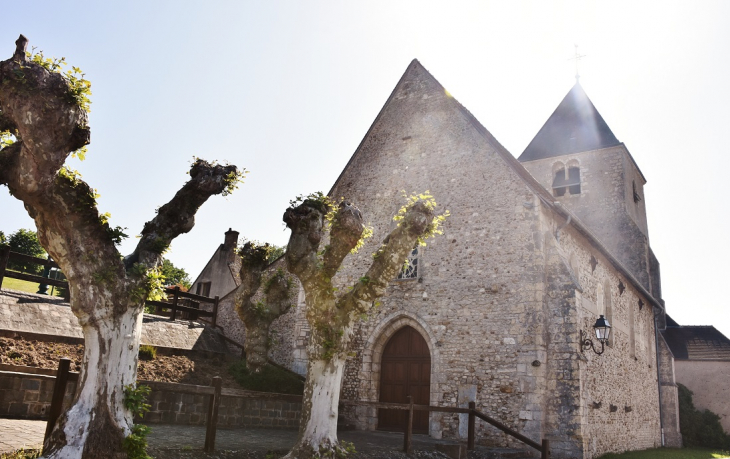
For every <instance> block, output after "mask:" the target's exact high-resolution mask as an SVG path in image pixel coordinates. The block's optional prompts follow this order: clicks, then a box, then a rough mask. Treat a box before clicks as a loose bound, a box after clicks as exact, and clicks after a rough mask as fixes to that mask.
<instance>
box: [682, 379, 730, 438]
mask: <svg viewBox="0 0 730 459" xmlns="http://www.w3.org/2000/svg"><path fill="white" fill-rule="evenodd" d="M677 387H678V389H679V429H680V431H681V432H682V442H683V443H684V446H701V447H704V448H722V449H730V436H729V435H728V434H726V433H725V431H724V430H723V429H722V425H720V416H718V415H717V414H715V413H713V412H712V411H710V410H704V411H700V410H698V409H697V408H695V406H694V403H693V402H692V395H693V393H692V391H691V390H689V389H688V388H687V387H686V386H683V385H682V384H677Z"/></svg>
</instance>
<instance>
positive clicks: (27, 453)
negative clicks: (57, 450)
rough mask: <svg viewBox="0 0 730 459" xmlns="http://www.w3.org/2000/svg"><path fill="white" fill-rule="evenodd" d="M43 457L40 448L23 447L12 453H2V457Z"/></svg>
mask: <svg viewBox="0 0 730 459" xmlns="http://www.w3.org/2000/svg"><path fill="white" fill-rule="evenodd" d="M39 457H41V450H40V449H25V448H21V449H19V450H17V451H13V452H12V453H5V454H0V459H36V458H39Z"/></svg>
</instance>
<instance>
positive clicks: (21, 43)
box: [13, 34, 28, 62]
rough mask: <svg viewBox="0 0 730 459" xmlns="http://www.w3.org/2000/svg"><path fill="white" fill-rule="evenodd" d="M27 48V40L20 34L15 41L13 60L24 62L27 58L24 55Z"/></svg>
mask: <svg viewBox="0 0 730 459" xmlns="http://www.w3.org/2000/svg"><path fill="white" fill-rule="evenodd" d="M27 47H28V39H27V38H25V35H23V34H20V37H18V39H17V40H15V54H13V60H15V61H21V62H26V61H27V60H28V57H27V56H26V55H25V50H26V48H27Z"/></svg>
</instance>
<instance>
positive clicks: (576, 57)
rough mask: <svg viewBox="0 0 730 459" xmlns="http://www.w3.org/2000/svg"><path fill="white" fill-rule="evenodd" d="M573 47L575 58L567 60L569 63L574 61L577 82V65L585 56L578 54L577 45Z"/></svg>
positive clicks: (578, 75) (578, 77)
mask: <svg viewBox="0 0 730 459" xmlns="http://www.w3.org/2000/svg"><path fill="white" fill-rule="evenodd" d="M574 46H575V56H573V57H571V58H570V59H568V60H569V61H575V81H576V82H577V81H578V80H579V79H580V72H579V71H578V64H579V63H580V60H581V59H583V58H584V57H586V56H585V54H578V45H574Z"/></svg>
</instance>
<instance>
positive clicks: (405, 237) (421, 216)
mask: <svg viewBox="0 0 730 459" xmlns="http://www.w3.org/2000/svg"><path fill="white" fill-rule="evenodd" d="M433 217H434V215H433V211H432V210H430V209H429V208H428V207H427V206H426V205H425V204H424V203H423V202H421V201H419V202H417V203H415V204H414V205H413V206H411V207H410V208H409V209H408V211H407V212H406V214H405V216H404V218H403V220H402V221H401V223H400V225H398V226H397V227H396V228H395V229H394V230H393V231H391V232H390V234H388V236H386V237H385V239H384V240H383V244H382V245H381V247H380V249H379V250H378V252H377V253H376V256H375V259H374V260H373V263H372V265H370V268H369V269H368V271H367V273H366V274H365V276H364V277H362V278H361V279H360V281H358V282H357V283H356V284H355V285H354V286H353V289H352V290H351V291H350V292H349V293H347V294H345V295H343V296H342V297H341V298H340V299H339V301H338V302H337V307H338V308H341V309H342V308H344V310H345V311H357V312H358V313H363V312H367V311H368V310H369V309H370V308H371V307H372V303H373V301H375V300H376V299H377V298H379V297H381V296H383V295H384V294H385V289H386V287H387V286H388V283H389V282H390V281H391V280H392V279H394V278H395V276H396V274H398V271H399V270H400V269H402V266H403V260H405V259H406V257H407V256H408V254H409V253H411V251H412V250H413V246H414V244H415V243H416V240H417V239H418V237H419V236H420V235H422V234H423V233H424V232H425V231H426V228H427V227H428V225H429V224H430V223H431V221H432V220H433Z"/></svg>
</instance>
